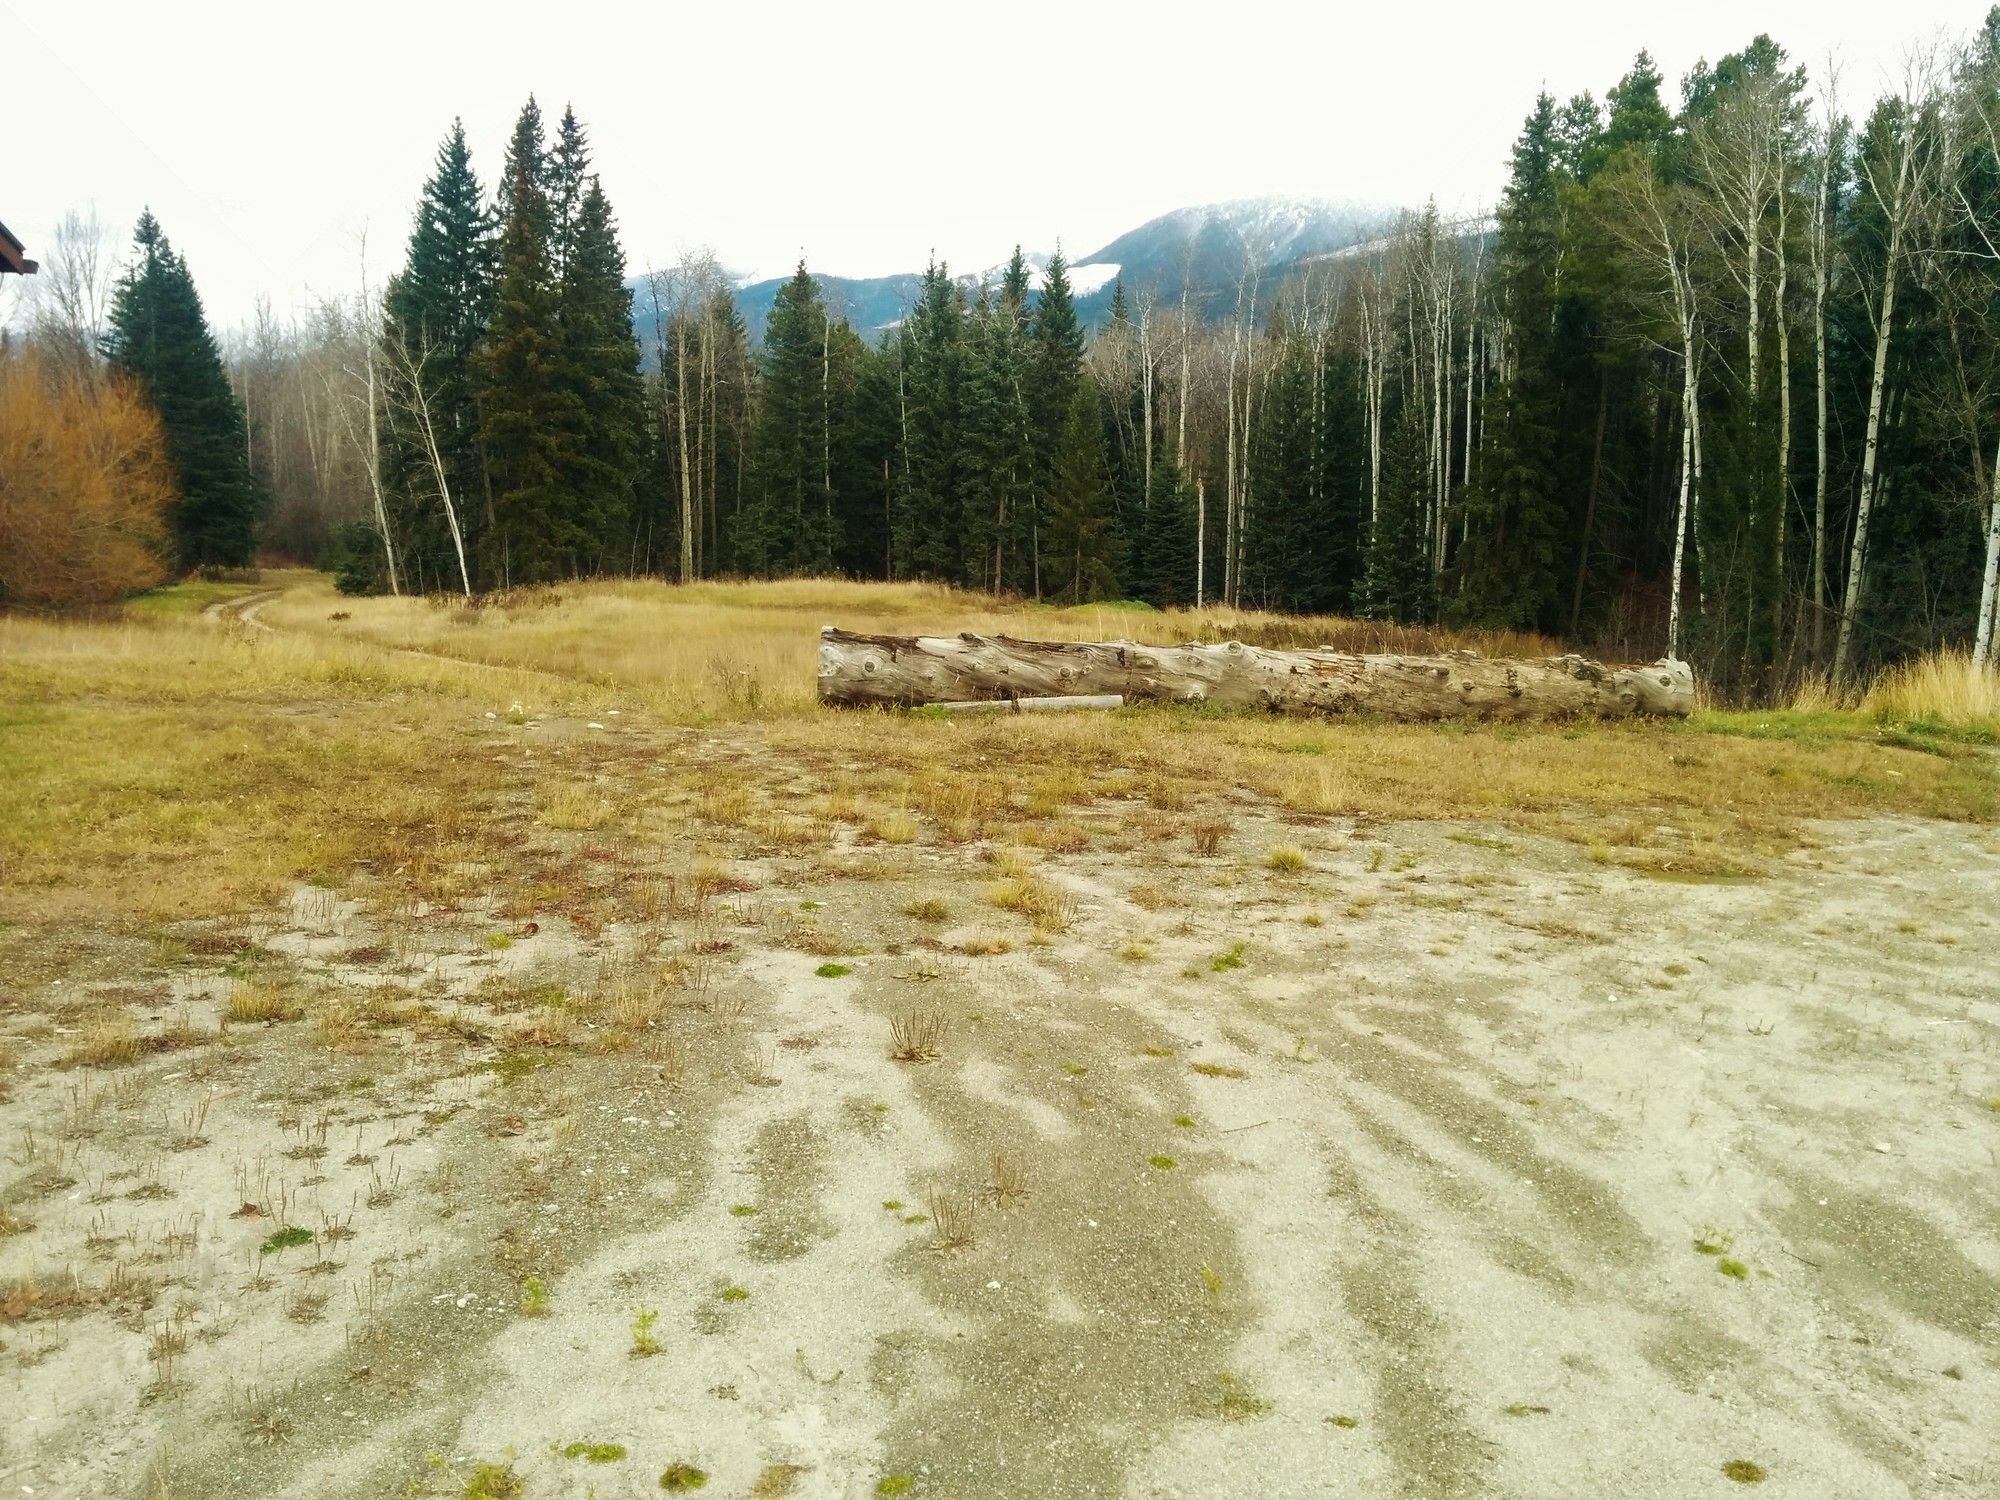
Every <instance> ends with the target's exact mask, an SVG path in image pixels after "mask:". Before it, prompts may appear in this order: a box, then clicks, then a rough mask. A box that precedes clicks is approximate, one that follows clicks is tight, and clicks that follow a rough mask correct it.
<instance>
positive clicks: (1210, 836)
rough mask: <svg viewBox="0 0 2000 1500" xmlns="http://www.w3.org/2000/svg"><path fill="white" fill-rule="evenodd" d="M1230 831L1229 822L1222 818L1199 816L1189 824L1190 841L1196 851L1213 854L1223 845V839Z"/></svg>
mask: <svg viewBox="0 0 2000 1500" xmlns="http://www.w3.org/2000/svg"><path fill="white" fill-rule="evenodd" d="M1228 833H1229V824H1228V822H1227V821H1226V820H1224V819H1222V818H1197V819H1195V820H1194V821H1193V822H1192V823H1190V824H1188V841H1189V842H1190V843H1192V844H1193V845H1194V852H1195V853H1197V854H1200V855H1204V856H1206V855H1212V854H1214V853H1215V852H1216V851H1217V850H1218V849H1220V848H1221V847H1222V840H1223V839H1224V837H1226V836H1227V835H1228Z"/></svg>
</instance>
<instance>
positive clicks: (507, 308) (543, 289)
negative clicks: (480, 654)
mask: <svg viewBox="0 0 2000 1500" xmlns="http://www.w3.org/2000/svg"><path fill="white" fill-rule="evenodd" d="M545 175H546V169H545V167H544V164H543V161H542V132H541V115H540V112H539V111H538V110H537V109H536V107H535V102H534V100H533V99H532V98H531V99H530V100H529V101H528V104H527V107H526V108H525V109H524V110H522V112H521V119H520V123H519V124H518V125H517V126H516V127H515V132H514V140H513V143H512V144H511V145H510V146H509V148H508V152H507V180H506V182H505V183H504V184H503V189H502V192H501V195H500V200H501V203H502V206H503V209H504V214H505V217H504V221H503V224H502V227H501V233H500V253H499V280H498V283H497V286H496V289H495V293H494V303H493V318H492V323H491V326H490V328H489V331H488V334H487V337H486V341H485V343H484V344H483V345H482V347H481V349H480V351H479V358H478V388H479V401H480V414H481V421H482V429H483V432H484V435H485V438H486V453H487V463H488V467H489V470H490V472H491V476H492V485H493V494H492V514H491V516H490V518H489V524H488V525H487V527H486V530H485V533H484V534H483V535H482V537H481V538H480V570H481V574H482V577H483V579H484V581H485V582H486V583H487V584H489V585H497V586H500V587H509V586H512V585H515V584H522V583H536V582H541V581H543V580H546V579H551V578H558V577H562V576H564V575H565V574H566V573H568V572H570V571H573V558H572V556H571V555H570V554H569V552H568V549H567V546H566V544H567V543H568V542H569V541H570V537H569V536H568V535H567V528H566V526H565V525H564V522H563V519H562V506H563V495H562V489H561V480H562V475H563V465H564V458H565V453H566V450H567V448H568V446H569V444H571V443H573V442H574V441H575V434H576V431H577V427H578V423H577V422H576V421H575V420H574V415H575V414H574V412H573V411H572V409H571V399H572V398H571V394H570V393H569V392H567V391H565V390H563V389H562V373H563V372H562V369H561V353H562V351H561V348H560V331H559V328H558V325H557V318H556V293H555V288H554V285H553V283H552V280H551V276H550V267H549V257H548V229H549V224H550V215H549V207H548V199H547V196H546V194H545V193H544V191H543V182H544V180H545Z"/></svg>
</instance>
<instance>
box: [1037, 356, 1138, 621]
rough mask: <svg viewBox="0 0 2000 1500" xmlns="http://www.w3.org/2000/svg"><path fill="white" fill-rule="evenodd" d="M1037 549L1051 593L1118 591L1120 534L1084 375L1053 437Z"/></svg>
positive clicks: (1096, 595) (1092, 395) (1082, 596)
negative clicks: (1053, 454) (1045, 498)
mask: <svg viewBox="0 0 2000 1500" xmlns="http://www.w3.org/2000/svg"><path fill="white" fill-rule="evenodd" d="M1041 548H1042V584H1043V587H1044V589H1046V590H1047V592H1048V593H1049V594H1051V595H1052V596H1053V597H1055V598H1058V599H1066V600H1068V601H1069V602H1070V603H1072V604H1081V603H1083V602H1085V601H1086V600H1090V599H1103V598H1107V597H1109V596H1110V595H1112V594H1114V593H1116V592H1117V589H1118V561H1117V560H1118V551H1119V538H1118V533H1117V527H1116V525H1115V524H1114V522H1113V517H1112V512H1111V483H1110V475H1109V474H1108V473H1107V472H1106V470H1105V463H1104V425H1103V423H1102V421H1101V420H1100V419H1099V415H1098V396H1097V391H1096V389H1095V388H1094V386H1093V385H1092V384H1091V382H1090V381H1089V380H1088V379H1082V380H1079V381H1078V382H1077V386H1076V389H1075V391H1074V393H1073V394H1072V395H1071V397H1070V403H1069V410H1068V411H1067V412H1065V413H1064V415H1063V422H1062V427H1061V429H1060V431H1059V433H1058V436H1057V440H1056V451H1055V458H1054V462H1053V464H1052V466H1051V469H1050V475H1049V489H1048V502H1047V507H1046V510H1045V513H1044V519H1043V525H1042V537H1041Z"/></svg>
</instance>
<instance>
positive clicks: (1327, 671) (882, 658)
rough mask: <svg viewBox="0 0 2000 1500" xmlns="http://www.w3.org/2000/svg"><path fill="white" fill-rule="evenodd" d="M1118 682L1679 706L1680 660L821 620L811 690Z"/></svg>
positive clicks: (1546, 715)
mask: <svg viewBox="0 0 2000 1500" xmlns="http://www.w3.org/2000/svg"><path fill="white" fill-rule="evenodd" d="M1114 693H1115V694H1118V695H1120V696H1122V697H1123V698H1124V699H1125V701H1126V702H1128V703H1134V702H1163V703H1214V704H1219V705H1223V706H1226V707H1230V708H1249V709H1263V710H1266V711H1268V712H1272V713H1286V714H1307V715H1340V714H1369V715H1373V716H1376V717H1379V718H1384V719H1396V720H1409V721H1426V720H1435V719H1483V720H1508V719H1566V718H1600V719H1621V718H1625V717H1628V716H1630V715H1633V714H1656V715H1663V716H1667V717H1673V718H1685V717H1686V716H1687V715H1688V714H1689V713H1691V712H1693V710H1694V673H1693V672H1692V671H1691V670H1690V669H1689V667H1688V665H1687V663H1686V662H1682V661H1674V660H1671V659H1669V660H1663V661H1658V662H1655V663H1653V664H1652V665H1651V666H1645V667H1606V666H1602V665H1600V664H1599V663H1597V662H1594V661H1591V660H1589V659H1588V658H1586V657H1582V656H1573V655H1572V656H1547V657H1540V658H1536V659H1532V660H1530V659H1512V658H1506V657H1487V656H1480V655H1478V654H1477V653H1476V652H1472V651H1451V652H1447V653H1445V654H1444V655H1442V656H1362V655H1357V654H1355V653H1353V652H1350V651H1335V650H1332V649H1330V648H1321V649H1317V650H1310V651H1273V650H1267V649H1265V648H1263V647H1261V646H1246V645H1244V644H1243V643H1242V642H1240V641H1225V642H1220V643H1216V644H1199V643H1195V644H1189V645H1185V646H1142V645H1139V644H1137V643H1136V642H1133V641H1021V640H1015V639H1013V638H1011V637H1009V636H1004V635H1001V636H985V635H973V634H970V633H966V634H963V635H955V636H936V635H928V636H898V635H859V634H856V633H855V632H853V631H848V630H840V629H836V628H835V627H834V626H831V625H828V626H826V627H825V628H824V629H822V630H821V631H820V633H819V697H820V701H821V702H822V703H829V704H837V705H844V706H865V705H869V704H876V705H900V706H902V707H910V708H913V707H917V706H919V705H922V704H929V703H940V702H947V701H955V700H967V699H978V700H986V701H1006V700H1010V699H1024V700H1032V699H1040V698H1051V697H1095V696H1100V695H1109V694H1114Z"/></svg>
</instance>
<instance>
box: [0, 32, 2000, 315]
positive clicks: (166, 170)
mask: <svg viewBox="0 0 2000 1500" xmlns="http://www.w3.org/2000/svg"><path fill="white" fill-rule="evenodd" d="M1364 12H1365V13H1364ZM1982 14H1983V7H1982V6H1981V5H1978V4H1971V5H1949V4H1940V3H1936V0H1904V3H1901V4H1896V5H1883V4H1880V3H1870V4H1865V5H1864V4H1860V3H1856V0H1818V3H1812V0H1727V3H1723V0H1683V3H1680V4H1677V5H1672V6H1646V7H1637V6H1632V5H1628V4H1622V3H1618V0H1598V3H1594V4H1571V3H1565V4H1554V5H1541V6H1535V5H1521V4H1495V3H1492V0H1485V3H1476V4H1423V3H1389V4H1381V5H1368V6H1366V7H1362V6H1352V5H1345V4H1335V3H1328V0H1290V3H1278V0H1208V3H1204V4H1197V5H1184V4H1177V3H1173V0H1155V3H1148V4H1104V3H1092V0H1070V3H1067V4H1063V3H1047V4H1037V5H1007V4H992V3H989V4H983V5H978V6H960V5H953V4H950V3H949V0H946V3H943V4H939V3H936V0H927V3H908V4H905V3H877V0H868V3H847V4H842V3H838V0H833V3H818V4H811V5H797V6H794V5H772V4H755V3H751V4H742V3H739V4H735V5H728V4H713V3H711V4H704V5H698V6H696V5H676V4H671V3H660V0H654V3H651V4H646V5H613V4H603V3H594V0H561V3H556V4H544V5H536V6H533V7H529V6H524V5H518V4H508V3H505V0H489V3H488V4H485V5H481V6H468V5H443V4H437V3H427V0H400V3H395V4H378V3H375V0H346V3H343V4H339V5H332V6H325V5H314V6H307V5H299V4H290V3H284V0H277V3H272V0H261V3H256V4H236V3H229V4H218V3H204V0H184V3H182V4H177V5H163V4H160V3H158V0H148V3H144V4H133V3H127V0H114V3H71V4H61V3H56V4H44V3H36V4H17V3H15V0H0V91H4V97H5V99H6V103H7V111H6V113H7V117H8V120H9V121H10V125H9V128H8V131H7V141H6V144H5V145H4V146H0V221H4V222H5V223H6V224H7V225H8V226H9V227H10V228H11V229H13V231H14V232H15V234H16V235H18V236H19V237H20V238H22V239H23V240H25V241H26V242H27V245H28V253H29V254H30V255H34V254H35V253H36V251H37V247H38V246H41V245H45V244H46V242H47V238H48V234H49V231H50V230H51V229H52V227H53V226H54V224H55V223H56V221H57V220H58V219H60V218H61V216H62V214H63V213H64V211H65V210H67V209H71V208H77V209H84V208H88V207H90V206H91V205H93V204H94V205H95V207H96V209H97V212H98V213H99V215H100V216H101V217H102V218H103V219H104V220H105V221H106V222H107V223H109V224H111V225H113V226H114V227H115V228H116V229H117V231H118V235H119V239H120V242H121V244H122V243H123V241H124V240H125V238H126V235H127V234H128V232H129V229H130V226H131V223H132V221H133V220H134V219H135V218H136V217H137V215H138V212H139V210H140V208H141V206H142V205H145V204H150V205H151V206H152V208H153V211H154V212H155V213H156V214H158V215H159V217H160V220H161V222H162V223H163V224H164V225H165V227H166V230H167V233H168V234H169V236H170V237H171V238H172V239H173V241H174V242H175V244H176V245H178V246H179V247H180V249H181V250H182V251H183V252H184V253H185V254H186V255H187V256H188V259H189V261H190V262H191V264H192V265H193V268H194V272H195V277H196V280H197V282H198V284H199V285H200V287H201V290H202V293H203V295H204V297H205V298H206V299H207V302H208V305H209V308H210V311H211V315H212V316H214V317H215V318H216V320H217V321H218V322H220V323H223V324H229V323H233V322H236V321H239V320H241V319H244V318H246V317H247V316H248V315H249V313H250V310H251V309H252V307H253V306H254V304H255V299H256V298H257V296H258V295H260V294H262V295H266V296H269V297H270V298H271V300H272V301H273V303H274V304H275V305H276V306H277V307H278V308H279V309H280V310H284V309H287V308H289V307H290V306H292V305H294V304H295V303H296V302H297V301H299V300H300V299H302V298H304V297H306V296H308V295H310V294H312V293H333V292H341V291H345V290H347V289H349V288H351V287H352V286H353V285H354V284H355V282H356V281H357V279H358V270H357V265H358V255H359V242H360V236H361V231H362V230H363V228H364V227H365V228H366V229H367V231H368V235H369V256H370V261H371V263H372V268H373V269H374V271H375V272H376V273H377V275H378V276H379V274H380V273H381V272H382V271H384V270H387V269H391V268H393V266H394V265H395V264H396V263H398V262H400V259H401V255H402V247H403V242H404V239H405V237H406V235H407V234H408V231H409V222H410V211H411V207H412V205H413V204H414V202H415V200H416V195H417V190H418V187H419V185H420V184H421V182H422V180H423V178H424V177H425V176H426V175H427V173H428V171H429V169H430V166H431V160H432V155H433V152H434V151H435V149H436V147H437V143H438V141H439V139H440V138H441V137H442V136H443V134H444V132H445V130H446V129H447V128H448V126H449V125H450V123H451V118H452V116H453V115H461V116H463V117H464V120H465V124H466V128H467V130H468V132H469V133H470V136H471V140H472V146H473V153H474V164H475V166H476V168H477V170H478V171H479V174H480V177H481V180H482V181H483V182H485V183H486V184H487V185H488V187H489V188H490V187H491V185H492V181H493V176H494V173H495V170H496V169H497V167H498V165H499V162H500V153H501V147H502V144H503V142H504V141H505V139H506V136H507V132H508V129H509V127H510V126H511V124H512V122H513V119H514V116H515V114H516V112H517V111H518V110H519V108H520V105H521V102H522V100H523V99H524V98H525V97H526V96H527V95H528V94H529V93H530V92H531V91H532V92H533V93H534V94H536V95H537V96H538V97H539V99H540V100H541V102H542V105H543V108H544V110H545V111H546V112H547V113H548V114H549V116H550V118H551V120H553V119H554V118H555V117H556V116H557V115H559V114H560V113H561V110H562V106H563V104H564V103H565V102H573V103H574V104H575V106H576V110H577V113H578V115H579V117H580V118H581V119H582V120H583V122H584V124H585V126H586V127H587V128H588V130H589V132H590V137H591V143H592V147H593V149H594V153H595V161H596V167H597V170H598V171H599V172H600V174H601V175H602V177H603V179H604V186H605V191H606V192H607V193H608V194H609V195H610V198H611V202H612V204H613V206H614V208H615V209H616V210H617V212H618V215H619V219H620V222H621V225H622V228H623V233H624V242H625V248H626V253H627V256H628V258H629V260H630V262H631V265H632V267H633V269H634V271H635V272H636V271H640V270H643V269H644V268H645V266H646V264H647V262H648V260H649V259H650V260H652V261H653V262H655V263H664V262H666V261H669V260H671V259H672V258H673V257H674V256H675V255H676V253H677V252H679V251H680V250H682V249H685V248H693V247H698V246H709V247H712V248H713V249H714V250H715V251H716V252H717V253H718V255H719V256H720V257H721V258H722V260H723V261H724V263H725V264H728V265H730V266H732V267H735V268H737V269H740V270H743V271H757V272H762V273H766V274H775V273H777V272H779V271H783V270H787V269H789V267H790V265H791V262H792V261H793V260H795V259H796V258H797V257H798V256H799V255H800V254H801V253H804V254H805V255H806V256H807V258H808V260H809V262H810V263H811V265H812V266H813V267H814V268H815V269H818V270H824V271H831V272H836V273H841V274H847V275H875V274H883V273H887V272H891V271H899V270H907V269H911V268H916V267H920V266H921V264H922V262H923V260H924V257H925V255H926V254H927V253H928V252H929V251H931V250H932V249H935V250H936V251H937V252H938V254H940V255H942V256H944V257H945V258H947V259H948V260H950V261H951V262H952V263H953V264H955V265H959V266H962V267H965V268H968V269H971V268H978V267H983V266H986V265H989V264H992V263H993V262H995V261H998V260H1000V259H1002V258H1003V257H1004V256H1005V255H1006V253H1007V252H1008V250H1009V249H1010V248H1011V247H1012V246H1013V244H1014V243H1015V241H1016V240H1019V241H1021V242H1023V243H1024V244H1025V245H1026V246H1027V247H1028V248H1029V249H1031V250H1032V249H1046V248H1050V247H1052V246H1053V245H1054V244H1055V243H1056V241H1057V240H1058V239H1059V238H1060V240H1061V242H1062V243H1063V245H1064V247H1065V248H1066V249H1068V250H1069V251H1070V252H1071V254H1072V256H1073V257H1074V256H1080V255H1083V254H1087V253H1089V252H1090V251H1092V250H1094V249H1096V248H1097V247H1098V246H1099V245H1101V244H1103V243H1104V242H1105V241H1107V240H1109V239H1110V238H1112V237H1113V236H1114V235H1116V234H1118V233H1120V232H1121V231H1123V230H1125V229H1128V228H1130V227H1132V226H1133V225H1136V224H1138V223H1140V222H1142V221H1143V220H1145V219H1148V218H1150V217H1152V216H1153V215H1155V214H1158V213H1162V212H1164V211H1166V210H1167V209H1170V208H1176V207H1180V206H1183V205H1186V204H1193V203H1202V202H1208V201H1212V200H1216V199H1222V198H1234V197H1244V196H1250V195H1255V194H1262V193H1295V194H1302V195H1310V196H1318V197H1327V198H1334V199H1352V200H1357V201H1362V202H1383V203H1412V204H1414V203H1421V202H1422V200H1423V199H1424V198H1425V197H1426V196H1427V195H1430V194H1433V193H1434V194H1436V195H1437V197H1438V199H1439V202H1440V203H1441V204H1442V205H1444V206H1445V207H1447V208H1448V209H1449V208H1463V209H1468V210H1469V209H1471V208H1474V207H1477V206H1484V205H1490V203H1491V202H1492V200H1493V199H1494V197H1495V195H1496V194H1497V193H1498V191H1499V188H1500V185H1501V183H1502V181H1503V176H1504V161H1505V158H1506V153H1507V148H1508V145H1509V143H1510V142H1511V141H1512V139H1513V137H1514V135H1515V133H1516V131H1517V130H1518V129H1519V127H1520V123H1521V118H1522V116H1523V115H1524V114H1525V113H1526V112H1527V110H1528V108H1529V106H1530V104H1531V103H1532V101H1533V99H1534V96H1535V92H1536V90H1537V89H1539V88H1541V87H1543V86H1546V87H1547V88H1548V89H1549V90H1550V91H1551V92H1553V93H1555V94H1556V95H1557V96H1558V97H1564V96H1567V95H1569V94H1571V93H1573V92H1575V91H1577V90H1579V89H1589V90H1591V91H1592V92H1593V93H1596V94H1597V95H1599V96H1600V97H1602V94H1603V91H1604V89H1605V88H1606V87H1607V86H1608V85H1609V84H1611V83H1612V82H1614V81H1615V80H1616V79H1617V77H1618V76H1619V74H1620V73H1622V72H1623V71H1624V69H1625V67H1626V66H1627V64H1628V63H1629V62H1630V61H1631V58H1632V56H1633V54H1634V53H1635V52H1637V51H1638V50H1639V49H1640V48H1641V47H1646V48H1650V49H1651V50H1652V52H1653V55H1654V57H1655V58H1656V59H1657V60H1658V62H1659V64H1660V67H1661V69H1662V71H1663V72H1664V73H1665V74H1666V75H1667V78H1668V80H1669V84H1670V91H1677V88H1678V80H1679V78H1680V76H1681V75H1682V73H1684V72H1685V71H1686V70H1687V68H1688V67H1689V66H1690V65H1691V64H1692V63H1694V62H1695V61H1696V60H1697V59H1698V58H1700V57H1704V56H1707V57H1715V56H1718V55H1720V54H1722V53H1724V52H1728V51H1732V50H1735V49H1736V48H1738V47H1740V46H1742V45H1743V43H1745V42H1746V41H1748V40H1749V39H1750V38H1751V37H1752V36H1753V35H1755V34H1756V33H1757V32H1758V31H1768V32H1770V33H1771V34H1772V35H1773V36H1774V37H1776V38H1777V39H1778V41H1779V42H1780V43H1781V44H1783V45H1784V46H1785V47H1786V48H1788V49H1789V50H1790V52H1791V53H1792V55H1793V56H1794V57H1795V58H1797V59H1799V60H1802V61H1806V62H1809V63H1813V64H1815V65H1817V64H1818V63H1819V62H1820V60H1821V59H1823V58H1824V57H1825V56H1826V55H1827V54H1828V52H1829V51H1830V50H1833V51H1836V52H1837V53H1838V54H1839V56H1840V58H1841V59H1842V63H1843V71H1844V77H1845V90H1846V95H1847V97H1848V99H1849V100H1851V101H1853V103H1854V104H1857V105H1859V104H1862V103H1863V99H1862V96H1863V95H1867V96H1869V97H1872V96H1873V94H1874V93H1875V92H1876V91H1877V89H1878V88H1879V87H1880V86H1881V84H1882V82H1883V80H1884V78H1885V77H1886V76H1887V75H1888V74H1889V73H1890V72H1892V71H1894V70H1895V69H1896V68H1897V66H1898V64H1899V60H1900V58H1901V56H1902V54H1903V52H1904V50H1905V49H1906V48H1907V46H1908V45H1909V44H1911V43H1912V42H1915V41H1919V40H1922V39H1925V38H1935V37H1936V36H1938V35H1939V34H1940V33H1941V32H1943V33H1950V34H1954V35H1956V34H1959V33H1962V32H1964V31H1966V30H1968V29H1969V28H1971V27H1972V26H1973V25H1974V24H1976V23H1977V21H1978V20H1979V18H1980V16H1981V15H1982Z"/></svg>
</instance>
